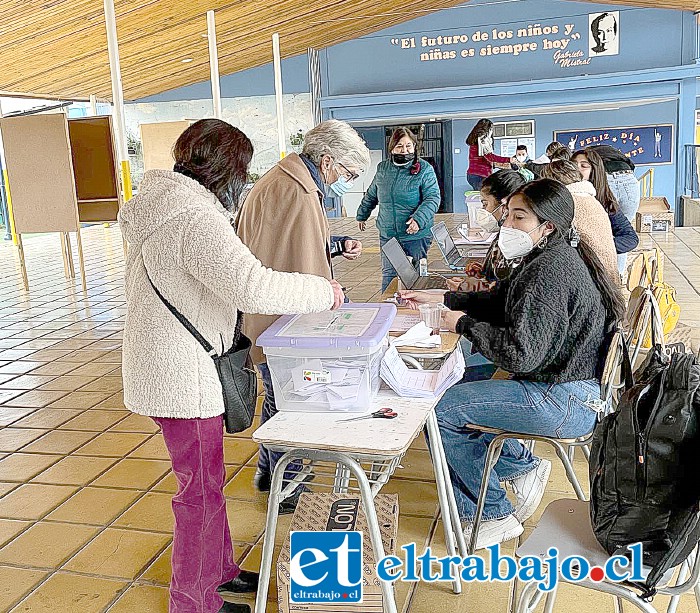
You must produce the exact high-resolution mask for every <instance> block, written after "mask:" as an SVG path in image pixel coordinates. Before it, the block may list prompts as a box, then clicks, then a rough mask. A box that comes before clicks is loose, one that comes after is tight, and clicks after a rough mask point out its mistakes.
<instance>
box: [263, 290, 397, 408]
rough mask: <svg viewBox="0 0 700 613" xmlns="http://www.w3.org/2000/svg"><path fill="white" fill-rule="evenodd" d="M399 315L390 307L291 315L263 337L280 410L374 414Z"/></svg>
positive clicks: (344, 308)
mask: <svg viewBox="0 0 700 613" xmlns="http://www.w3.org/2000/svg"><path fill="white" fill-rule="evenodd" d="M395 316H396V306H394V305H393V304H390V303H380V304H359V303H357V304H345V305H343V306H342V307H341V308H340V309H338V310H337V311H325V312H323V313H314V314H307V315H286V316H284V317H281V318H280V319H278V320H277V321H276V322H275V323H274V324H272V326H270V327H269V328H268V329H267V330H266V331H265V332H263V334H261V335H260V336H259V337H258V340H257V345H258V346H259V347H262V349H263V352H264V353H265V356H266V360H267V365H268V367H269V369H270V375H271V377H272V386H273V389H274V392H275V404H276V406H277V409H278V410H280V411H305V412H309V411H339V412H362V411H367V410H369V408H370V406H371V403H372V400H373V398H374V396H375V395H376V394H377V392H378V391H379V386H380V377H379V370H380V365H381V361H382V357H383V356H384V353H385V351H386V350H387V348H388V346H389V329H390V328H391V325H392V323H393V321H394V317H395Z"/></svg>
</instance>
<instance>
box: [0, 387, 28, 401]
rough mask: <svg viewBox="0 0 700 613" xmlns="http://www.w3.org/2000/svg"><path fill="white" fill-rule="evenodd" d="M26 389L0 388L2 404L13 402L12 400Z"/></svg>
mask: <svg viewBox="0 0 700 613" xmlns="http://www.w3.org/2000/svg"><path fill="white" fill-rule="evenodd" d="M24 393H25V391H24V390H13V389H6V388H4V389H0V404H5V403H9V404H12V401H13V400H14V399H15V398H18V397H19V396H21V395H22V394H24Z"/></svg>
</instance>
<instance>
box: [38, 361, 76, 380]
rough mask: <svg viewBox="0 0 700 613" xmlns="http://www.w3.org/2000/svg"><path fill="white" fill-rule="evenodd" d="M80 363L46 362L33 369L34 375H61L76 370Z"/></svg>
mask: <svg viewBox="0 0 700 613" xmlns="http://www.w3.org/2000/svg"><path fill="white" fill-rule="evenodd" d="M77 366H78V365H77V364H69V363H68V362H50V363H48V364H44V365H43V366H40V367H38V368H36V369H35V370H33V371H32V374H33V375H52V376H54V377H59V376H62V375H65V374H68V373H69V372H71V371H74V370H75V369H76V367H77Z"/></svg>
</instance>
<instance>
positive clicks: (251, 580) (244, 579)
mask: <svg viewBox="0 0 700 613" xmlns="http://www.w3.org/2000/svg"><path fill="white" fill-rule="evenodd" d="M216 591H217V592H219V594H248V593H250V592H257V591H258V573H252V572H250V571H249V570H242V571H241V572H240V574H239V575H238V577H236V578H235V579H231V581H227V582H226V583H223V584H221V585H220V586H219V587H218V588H216Z"/></svg>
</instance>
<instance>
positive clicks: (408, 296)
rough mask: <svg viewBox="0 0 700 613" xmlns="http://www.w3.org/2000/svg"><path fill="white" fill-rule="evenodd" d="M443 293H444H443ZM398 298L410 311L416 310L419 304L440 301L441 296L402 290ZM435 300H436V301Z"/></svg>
mask: <svg viewBox="0 0 700 613" xmlns="http://www.w3.org/2000/svg"><path fill="white" fill-rule="evenodd" d="M443 293H444V292H443ZM399 298H400V299H401V301H402V302H403V303H404V304H405V305H406V306H407V307H408V308H410V309H414V310H415V309H417V308H418V305H419V304H428V303H431V302H440V301H442V294H440V293H438V292H432V291H431V292H425V291H415V290H410V289H409V290H403V291H401V292H399ZM436 298H437V300H436Z"/></svg>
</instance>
